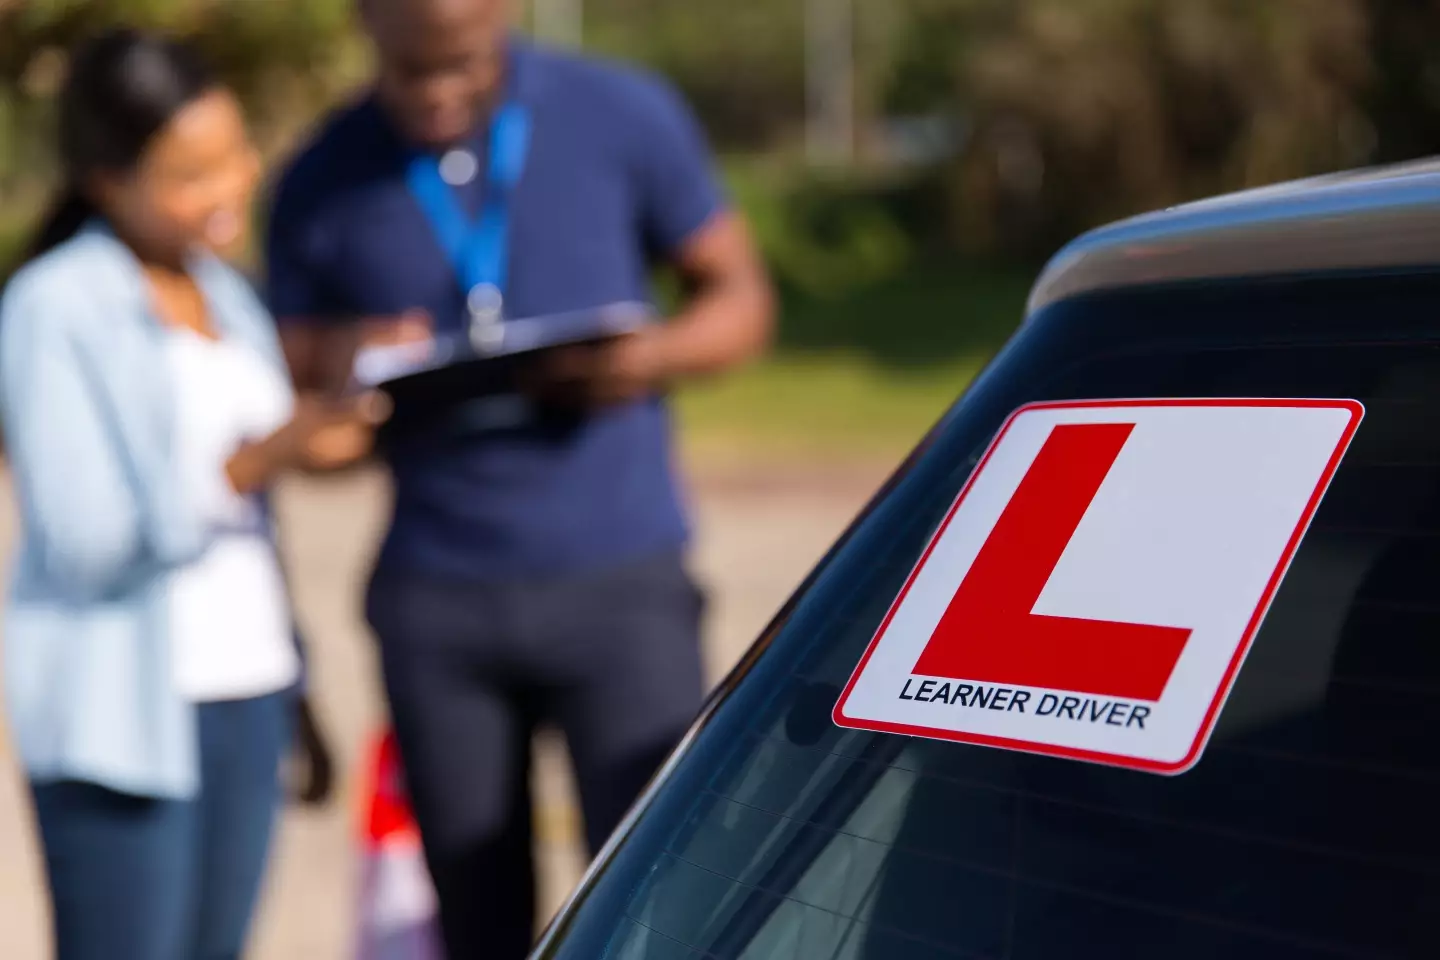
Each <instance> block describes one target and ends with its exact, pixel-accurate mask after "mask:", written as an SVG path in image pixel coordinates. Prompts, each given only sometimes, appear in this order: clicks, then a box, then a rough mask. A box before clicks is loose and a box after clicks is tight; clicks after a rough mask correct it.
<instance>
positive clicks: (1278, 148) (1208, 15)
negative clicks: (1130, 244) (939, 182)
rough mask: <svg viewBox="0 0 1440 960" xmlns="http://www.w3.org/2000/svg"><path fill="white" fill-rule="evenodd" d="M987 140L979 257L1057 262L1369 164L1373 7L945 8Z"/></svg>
mask: <svg viewBox="0 0 1440 960" xmlns="http://www.w3.org/2000/svg"><path fill="white" fill-rule="evenodd" d="M929 3H930V7H931V10H930V11H929V15H930V16H933V17H936V18H939V19H940V20H941V22H943V23H945V24H948V26H949V29H950V30H951V31H952V33H953V34H956V35H957V38H956V39H957V42H956V44H955V48H954V49H956V51H957V56H956V59H955V80H956V96H957V98H958V99H959V101H960V102H963V103H967V104H968V105H969V108H970V110H971V111H972V120H973V124H972V135H971V138H970V141H969V146H968V149H967V150H966V151H965V154H964V157H963V158H962V160H961V161H960V162H959V163H958V164H957V169H956V170H955V174H954V180H953V183H954V191H953V202H954V205H955V206H954V209H955V214H956V215H955V224H956V229H957V237H958V238H959V239H960V240H961V241H962V242H963V243H964V245H966V246H969V247H973V248H980V249H991V248H995V247H999V248H1001V249H1007V250H1012V251H1020V252H1027V253H1043V252H1046V251H1048V250H1050V249H1053V248H1054V246H1055V245H1056V244H1058V243H1059V242H1062V241H1063V240H1064V239H1065V238H1066V237H1068V236H1070V235H1073V234H1074V233H1075V232H1076V231H1078V230H1081V229H1084V228H1085V227H1088V226H1091V225H1094V224H1095V223H1098V222H1102V221H1105V220H1109V219H1113V218H1115V217H1117V216H1121V215H1124V214H1128V213H1132V212H1136V211H1140V210H1147V209H1152V208H1156V207H1162V206H1166V205H1169V204H1173V203H1176V202H1179V201H1181V200H1185V199H1189V198H1193V197H1197V196H1201V195H1205V194H1209V193H1214V192H1217V191H1220V190H1227V189H1234V188H1239V187H1245V186H1250V185H1255V184H1261V183H1268V182H1273V181H1275V180H1280V179H1285V178H1288V177H1295V176H1301V175H1306V174H1311V173H1318V172H1321V171H1328V170H1333V169H1336V168H1340V167H1345V166H1350V165H1354V164H1356V163H1360V162H1364V161H1366V160H1367V159H1369V157H1370V155H1371V153H1372V152H1373V149H1374V144H1375V133H1374V129H1373V127H1372V125H1371V123H1370V120H1369V118H1368V117H1367V115H1366V113H1365V109H1364V97H1365V94H1366V90H1367V84H1368V82H1369V80H1370V78H1371V75H1372V70H1371V68H1372V57H1371V49H1370V46H1369V20H1368V18H1367V15H1366V14H1367V11H1366V8H1365V5H1364V2H1363V0H1267V2H1265V3H1254V2H1251V0H1165V2H1163V3H1161V2H1154V0H929Z"/></svg>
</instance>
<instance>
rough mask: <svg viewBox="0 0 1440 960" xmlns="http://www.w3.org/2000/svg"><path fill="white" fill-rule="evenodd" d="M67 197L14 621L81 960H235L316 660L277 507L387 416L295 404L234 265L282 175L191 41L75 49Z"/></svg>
mask: <svg viewBox="0 0 1440 960" xmlns="http://www.w3.org/2000/svg"><path fill="white" fill-rule="evenodd" d="M59 154H60V157H61V160H62V162H63V167H64V170H63V172H64V175H65V184H66V186H65V188H64V191H63V193H62V196H61V197H60V199H59V201H58V203H57V204H56V206H55V208H54V210H53V212H52V214H51V216H50V217H49V219H48V220H47V222H46V223H45V224H44V225H43V227H42V228H41V230H40V231H39V234H38V236H37V238H36V241H35V243H34V244H33V246H32V248H31V250H30V256H29V258H28V261H27V262H26V263H25V264H24V265H23V266H22V267H21V269H20V270H19V271H18V272H17V273H16V274H15V275H14V276H13V277H12V279H11V281H10V282H9V284H8V285H7V286H6V288H5V290H4V294H3V299H0V414H3V425H4V431H5V441H6V447H7V452H8V456H9V460H10V464H11V467H12V470H13V472H14V476H15V482H16V488H17V494H18V499H19V505H20V512H21V520H22V528H23V540H22V544H21V548H20V552H19V556H18V559H17V564H16V569H15V571H14V579H13V583H12V585H11V591H10V595H9V602H8V606H7V609H6V615H5V624H4V639H5V662H4V672H5V694H6V700H7V704H8V708H9V712H10V721H11V730H12V733H13V736H14V737H15V740H16V743H17V745H18V748H19V752H20V755H21V757H22V759H23V762H24V764H25V766H26V770H27V773H28V775H29V779H30V782H31V785H32V792H33V795H34V802H35V810H36V814H37V817H38V821H39V827H40V837H41V840H42V843H43V846H44V853H45V864H46V867H47V871H48V879H49V885H50V892H51V896H52V902H53V907H54V911H53V914H54V932H55V941H56V949H57V953H58V956H59V958H60V960H91V958H102V957H103V958H106V960H184V958H207V960H208V958H222V957H238V956H239V955H240V953H241V951H242V947H243V944H244V940H245V934H246V929H247V927H248V925H249V923H250V918H251V915H252V913H253V910H254V906H255V902H256V899H257V892H258V889H259V885H260V882H261V877H262V874H263V871H264V865H265V860H266V854H267V849H268V845H269V842H270V836H271V830H272V825H273V821H274V818H275V814H276V811H277V808H278V806H279V800H280V788H279V771H278V766H279V761H280V758H281V754H282V751H283V750H284V748H285V746H286V745H287V743H288V739H289V736H290V727H291V723H290V717H291V716H292V707H293V699H292V697H293V693H292V692H293V690H294V688H295V685H296V682H297V678H298V675H299V669H300V664H299V658H298V656H297V651H296V649H295V645H294V644H293V642H292V638H291V618H290V611H289V609H288V607H287V600H286V591H285V588H284V583H283V580H282V577H281V574H280V570H279V566H278V563H277V558H276V554H275V551H274V548H273V545H272V540H271V537H270V531H269V525H268V521H267V519H266V512H265V510H264V509H263V504H262V503H261V500H260V494H261V493H262V492H263V491H264V489H265V488H266V486H267V485H269V484H270V482H271V481H272V480H273V479H274V478H275V477H276V476H277V475H278V474H280V473H281V472H283V471H285V470H288V469H291V468H320V469H323V468H331V467H338V466H342V465H344V464H347V463H350V462H352V461H354V460H356V459H357V458H359V457H361V456H362V455H364V454H365V453H366V452H367V450H368V447H369V443H370V436H371V432H372V427H373V425H374V423H375V422H376V421H377V420H378V419H379V416H380V411H379V408H378V405H377V404H376V403H375V402H374V400H373V398H369V397H362V398H354V399H348V400H344V401H338V400H332V401H328V402H321V401H312V400H308V399H306V400H299V401H297V400H296V398H294V397H293V396H292V394H291V391H290V387H289V382H288V380H287V378H286V375H285V372H284V366H283V361H282V358H281V355H280V351H279V346H278V344H277V342H276V339H275V335H274V332H273V327H272V324H271V321H270V318H269V317H268V316H267V315H266V313H265V311H264V310H263V308H262V307H261V306H260V304H259V303H258V302H257V301H256V300H255V298H254V297H253V295H252V293H251V291H250V288H249V287H248V285H247V283H246V282H245V281H244V280H243V279H242V278H241V277H240V276H239V275H238V274H237V273H236V272H235V271H234V270H232V269H231V268H230V267H228V266H226V265H225V264H224V263H223V262H222V260H221V258H220V257H221V255H223V254H224V253H226V252H227V251H231V250H233V249H234V248H235V247H236V246H237V245H238V244H240V243H241V242H242V241H243V239H244V236H243V235H244V228H245V225H246V222H247V219H248V209H247V208H248V206H249V203H250V199H251V193H252V191H253V189H254V186H255V182H256V179H257V173H258V168H259V164H258V161H257V157H256V154H255V151H254V150H253V149H252V147H251V144H250V142H249V139H248V137H247V134H246V131H245V126H244V122H243V119H242V116H241V112H240V107H239V105H238V103H237V102H236V100H235V98H234V96H233V95H232V94H231V93H230V92H229V91H227V90H226V89H225V88H224V87H222V86H221V85H220V84H218V83H217V82H216V80H215V79H214V78H213V77H212V76H211V74H210V73H209V72H208V71H207V69H206V68H205V66H204V64H203V63H202V62H201V61H200V60H199V59H197V57H196V56H195V54H193V53H192V52H191V51H190V50H189V49H187V48H186V47H184V46H183V45H180V44H178V43H175V42H172V41H169V40H166V39H163V38H159V37H155V36H151V35H148V34H144V33H139V32H133V31H117V32H112V33H109V34H107V35H105V36H103V37H101V38H99V39H97V40H96V41H94V42H92V43H91V44H89V45H88V46H87V47H85V48H84V49H83V50H81V51H79V52H78V53H77V55H76V57H75V59H74V60H73V62H72V65H71V70H70V74H69V78H68V80H67V84H66V87H65V89H64V91H63V93H62V96H61V100H60V104H59Z"/></svg>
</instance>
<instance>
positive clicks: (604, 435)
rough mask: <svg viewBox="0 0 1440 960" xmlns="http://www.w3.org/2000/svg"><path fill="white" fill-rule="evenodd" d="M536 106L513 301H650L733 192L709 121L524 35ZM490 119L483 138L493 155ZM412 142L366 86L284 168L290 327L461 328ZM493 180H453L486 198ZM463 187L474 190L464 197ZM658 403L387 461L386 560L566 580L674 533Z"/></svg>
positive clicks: (276, 213)
mask: <svg viewBox="0 0 1440 960" xmlns="http://www.w3.org/2000/svg"><path fill="white" fill-rule="evenodd" d="M512 58H513V59H512V70H513V73H514V75H515V76H518V77H520V78H523V82H522V83H521V84H519V86H518V90H517V93H516V95H517V96H518V98H519V99H520V101H521V102H522V103H523V104H524V105H525V106H526V107H527V108H528V110H529V113H530V117H531V137H530V149H529V153H528V156H527V159H526V164H525V170H524V174H523V176H522V178H521V180H520V182H519V184H518V185H517V187H516V189H515V192H514V194H513V197H512V199H511V202H510V233H509V257H508V270H507V278H506V281H505V305H506V314H507V315H508V316H514V317H531V316H547V315H552V314H558V313H562V312H565V311H570V310H583V309H587V308H593V307H598V306H604V305H606V304H611V303H616V302H620V301H636V300H648V299H650V297H651V291H650V282H649V276H650V267H651V265H652V264H653V263H654V262H655V261H656V260H657V259H664V258H667V257H669V256H672V255H674V254H675V253H676V252H677V251H678V250H679V249H680V247H681V245H682V244H684V243H685V241H686V240H687V239H689V238H690V237H691V236H693V235H694V234H695V232H696V231H697V230H699V229H700V228H701V227H702V226H704V225H705V224H706V223H707V221H709V220H710V219H711V218H712V217H713V216H714V215H715V214H716V213H717V212H718V211H719V210H720V209H721V206H722V204H723V199H722V193H721V190H720V188H719V186H718V182H717V179H716V176H715V173H714V168H713V166H712V163H711V158H710V154H709V151H708V148H707V146H706V143H705V139H704V136H703V134H702V133H701V132H700V130H699V127H698V125H697V124H696V122H695V121H694V119H693V117H692V115H691V114H690V112H689V110H688V109H687V108H686V106H685V104H684V103H683V101H682V100H681V99H680V98H679V97H678V96H677V95H676V94H675V93H674V92H673V91H672V90H671V88H670V87H669V86H667V85H666V84H664V83H663V82H662V81H660V80H658V79H656V78H654V77H651V76H648V75H646V74H644V73H641V72H638V71H634V70H631V69H628V68H625V67H621V66H618V65H613V64H608V63H604V62H599V61H595V60H591V59H587V58H584V57H580V56H575V55H570V54H566V53H562V52H559V51H553V50H548V49H544V48H540V47H536V46H532V45H530V44H528V43H524V42H519V41H517V42H516V43H515V44H514V45H513V47H512ZM483 141H484V133H483V131H482V132H480V133H477V135H476V138H475V141H474V143H473V144H472V148H473V149H474V150H475V152H476V155H477V156H479V157H481V158H482V166H483V158H484V157H485V156H486V151H485V149H484V147H485V144H484V142H483ZM408 156H409V154H408V151H407V149H406V147H405V145H404V144H403V143H402V142H401V140H400V138H399V137H398V135H397V134H396V132H395V130H394V129H393V127H392V126H391V124H390V123H389V122H388V121H387V119H386V117H385V116H384V115H383V113H382V112H381V110H380V109H379V108H378V106H377V105H376V104H375V102H374V101H373V99H367V100H364V101H362V102H360V103H359V104H358V105H356V106H353V107H351V108H349V109H346V110H344V111H342V112H340V113H338V114H337V115H335V116H334V117H332V118H331V119H330V120H329V122H328V123H327V124H326V125H325V126H324V127H323V128H322V129H321V130H320V132H319V133H318V135H317V136H316V138H315V139H314V140H313V141H312V142H311V143H310V145H309V146H308V147H307V148H306V149H305V150H304V151H303V152H302V153H301V154H300V155H299V157H298V158H297V159H296V160H295V161H294V162H293V164H292V165H291V166H290V167H289V169H288V170H286V172H285V174H284V176H283V178H282V179H281V181H280V185H279V189H278V193H277V195H276V198H275V205H274V209H273V211H272V214H271V223H270V228H269V237H268V250H267V258H268V276H267V287H268V296H269V300H270V306H271V309H272V310H273V311H274V313H275V315H276V316H277V317H278V318H280V321H281V322H282V323H283V322H285V321H287V320H292V319H294V320H298V319H331V320H340V319H354V318H360V317H373V316H378V315H392V314H397V313H400V312H402V311H405V310H407V309H413V308H423V309H425V310H427V311H428V312H429V313H430V315H431V316H432V317H433V318H435V322H436V323H437V325H438V326H440V327H442V328H445V327H449V328H451V329H462V327H460V326H459V325H461V324H463V323H465V322H466V321H465V318H466V313H465V297H464V293H463V291H462V288H461V285H460V281H459V280H458V278H457V277H456V276H455V274H454V271H453V270H452V268H451V265H450V264H449V263H448V262H447V260H446V258H445V256H444V254H443V253H442V251H441V249H440V246H439V243H438V241H437V239H436V237H435V235H434V233H433V232H432V230H431V227H430V224H429V222H428V221H427V220H426V219H425V216H424V214H423V213H422V211H421V209H420V207H419V205H418V204H417V203H416V201H415V200H414V198H413V197H412V196H411V194H410V192H409V190H408V188H407V186H406V181H405V171H406V164H407V160H408ZM483 180H484V177H483V176H481V177H476V178H475V179H474V180H473V181H472V182H471V185H470V186H469V187H468V188H460V190H461V197H462V201H463V202H465V203H467V204H468V206H469V209H470V210H472V211H474V210H477V209H478V208H479V201H480V194H481V193H482V191H483V186H482V181H483ZM467 193H468V195H467ZM670 460H671V448H670V423H669V416H668V413H667V410H666V408H665V405H664V403H663V402H662V401H661V400H659V399H652V400H646V401H641V402H637V403H633V404H629V405H625V406H620V407H615V408H610V409H605V410H601V411H599V412H596V413H593V414H591V415H589V416H588V417H586V418H585V419H584V420H583V421H582V422H580V423H579V424H577V425H574V426H572V427H570V428H567V429H565V430H561V431H555V430H552V429H544V430H542V429H540V428H538V427H537V428H535V429H528V430H527V429H520V430H514V431H506V432H503V433H501V432H495V433H490V434H478V435H475V436H472V437H468V438H465V439H464V440H462V441H459V442H457V441H454V440H449V441H444V442H436V443H435V444H433V445H430V446H418V445H407V446H406V447H405V448H404V452H403V454H401V453H397V454H396V455H395V456H393V457H392V458H391V468H392V471H393V474H394V480H395V511H394V519H393V522H392V525H391V530H390V535H389V536H388V537H387V540H386V544H385V547H384V549H383V551H382V554H381V561H380V562H381V566H382V568H384V569H393V570H396V571H402V570H403V571H413V572H422V573H426V574H436V575H443V576H454V577H462V578H478V579H496V578H512V577H526V576H534V575H559V574H564V573H567V572H572V571H583V570H585V569H587V568H595V567H600V566H604V565H606V564H610V563H615V562H621V561H624V560H627V559H629V558H632V557H641V556H644V555H646V554H647V553H658V552H661V551H663V550H667V549H675V548H678V547H679V546H680V545H681V544H682V542H683V541H684V539H685V534H686V524H685V519H684V514H683V511H682V507H681V503H680V497H679V493H678V490H677V486H676V483H675V480H674V476H673V473H672V470H671V463H670Z"/></svg>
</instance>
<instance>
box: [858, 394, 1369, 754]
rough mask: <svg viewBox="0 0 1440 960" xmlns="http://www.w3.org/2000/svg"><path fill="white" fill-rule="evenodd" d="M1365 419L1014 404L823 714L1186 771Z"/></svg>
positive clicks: (1343, 407) (1214, 408) (1239, 410)
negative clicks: (835, 699) (831, 705)
mask: <svg viewBox="0 0 1440 960" xmlns="http://www.w3.org/2000/svg"><path fill="white" fill-rule="evenodd" d="M1363 416H1364V408H1363V407H1362V406H1361V405H1360V403H1358V402H1357V401H1354V400H1229V399H1225V400H1109V401H1083V402H1064V403H1040V404H1032V405H1029V406H1025V407H1022V408H1021V409H1020V410H1018V411H1016V412H1015V413H1014V414H1013V415H1011V417H1010V419H1009V420H1008V421H1007V422H1006V424H1005V426H1004V427H1003V428H1002V429H1001V431H1000V433H999V434H998V436H997V437H996V438H995V440H994V442H993V443H992V444H991V445H990V449H989V450H988V451H987V452H986V454H985V456H984V458H983V459H982V460H981V461H980V463H979V465H978V466H977V467H976V468H975V471H974V473H973V474H972V475H971V477H970V480H969V482H968V483H967V484H966V486H965V489H964V490H962V491H961V493H960V495H959V497H958V498H957V499H956V501H955V504H954V506H953V507H952V508H951V510H950V514H949V515H948V517H947V518H946V519H945V522H944V523H943V524H941V526H940V529H939V531H938V532H937V533H936V534H935V536H934V538H933V539H932V540H931V542H930V545H929V547H928V548H927V549H926V551H925V553H924V554H923V555H922V557H921V559H920V562H919V563H918V564H917V565H916V567H915V570H914V572H913V573H911V575H910V579H909V580H908V581H907V582H906V584H905V587H904V589H903V590H902V591H901V593H900V596H899V597H898V598H897V599H896V601H895V603H894V604H893V605H892V606H891V608H890V612H889V613H888V614H887V615H886V617H885V620H884V622H883V623H882V624H881V626H880V629H879V631H878V632H877V633H876V635H875V638H874V639H873V640H872V641H871V643H870V647H869V649H868V650H867V651H866V652H865V656H864V657H862V658H861V660H860V664H859V666H858V667H856V669H855V673H854V675H853V676H851V678H850V682H849V684H848V685H847V686H846V688H845V692H844V693H843V694H842V695H841V697H840V700H839V702H838V703H836V705H835V710H834V720H835V722H836V723H837V724H839V725H840V726H842V727H851V728H856V729H861V730H874V731H881V732H887V733H901V734H910V735H914V736H922V737H933V738H937V739H942V740H953V741H957V742H961V743H971V744H980V745H985V746H993V747H1003V748H1007V749H1012V750H1021V751H1026V752H1031V753H1041V754H1048V755H1052V756H1059V757H1067V758H1070V759H1074V760H1086V761H1091V762H1096V763H1106V764H1113V765H1116V766H1122V767H1129V768H1132V769H1138V770H1146V771H1150V772H1153V773H1163V774H1175V773H1183V772H1184V771H1186V770H1188V769H1190V768H1191V767H1193V766H1194V765H1195V764H1196V762H1198V761H1199V759H1200V754H1201V752H1202V751H1203V749H1204V747H1205V742H1206V740H1207V739H1208V738H1209V736H1210V732H1211V730H1213V729H1214V726H1215V722H1216V720H1217V718H1218V717H1219V714H1220V709H1221V707H1222V706H1223V704H1224V701H1225V697H1226V695H1227V694H1228V693H1229V691H1230V687H1231V685H1232V684H1233V683H1234V681H1235V677H1236V675H1237V674H1238V673H1239V670H1240V666H1241V664H1242V663H1243V662H1244V659H1245V655H1246V653H1247V652H1248V651H1249V648H1250V644H1251V641H1252V640H1253V639H1254V636H1255V633H1256V631H1257V630H1258V629H1259V627H1260V621H1261V619H1262V618H1263V617H1264V615H1265V611H1266V609H1267V607H1268V606H1269V604H1270V601H1271V600H1272V598H1273V597H1274V595H1275V592H1276V590H1277V589H1278V588H1279V585H1280V581H1281V579H1282V578H1283V577H1284V575H1285V571H1286V568H1287V567H1288V566H1289V563H1290V560H1291V558H1292V557H1293V556H1294V555H1295V551H1296V549H1297V548H1298V547H1299V544H1300V539H1301V537H1303V536H1304V534H1305V530H1306V528H1307V527H1308V525H1309V523H1310V520H1311V518H1312V517H1313V516H1314V514H1315V510H1316V508H1317V507H1318V506H1319V503H1320V498H1321V497H1322V496H1323V495H1324V493H1325V489H1326V487H1327V486H1328V485H1329V483H1330V480H1331V478H1332V477H1333V476H1334V474H1335V471H1336V469H1337V468H1338V467H1339V464H1340V459H1341V457H1343V456H1344V454H1345V450H1346V448H1347V447H1348V446H1349V443H1350V440H1351V438H1352V437H1353V436H1354V434H1355V430H1356V429H1357V428H1358V426H1359V424H1360V419H1361V417H1363Z"/></svg>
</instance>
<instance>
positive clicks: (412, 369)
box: [353, 303, 655, 388]
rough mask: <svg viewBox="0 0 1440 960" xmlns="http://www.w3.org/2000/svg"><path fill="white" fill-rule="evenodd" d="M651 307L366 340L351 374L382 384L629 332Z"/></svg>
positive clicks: (614, 307) (622, 306)
mask: <svg viewBox="0 0 1440 960" xmlns="http://www.w3.org/2000/svg"><path fill="white" fill-rule="evenodd" d="M654 319H655V311H654V308H653V307H651V306H650V305H649V304H644V303H616V304H609V305H606V306H604V307H599V308H595V309H589V310H576V311H571V312H568V313H561V314H552V315H548V316H539V317H523V318H517V319H515V320H507V321H504V322H503V323H501V324H500V325H499V326H498V327H495V328H493V329H488V330H485V331H484V334H485V335H484V336H477V335H472V333H473V331H467V332H466V333H465V334H450V335H438V336H431V337H424V338H419V337H417V338H414V339H411V340H407V341H405V342H400V343H381V344H370V345H366V346H363V347H361V348H360V349H359V350H357V351H356V354H355V360H354V364H353V377H354V380H355V382H356V384H357V385H358V386H361V387H367V388H373V387H384V386H385V385H387V384H390V383H393V382H395V381H397V380H402V379H408V378H411V377H419V376H421V375H423V374H425V373H428V372H430V371H438V370H442V369H444V368H447V367H451V366H454V365H457V364H468V363H477V362H484V361H486V360H492V359H494V360H498V359H503V358H508V357H516V356H519V355H521V354H525V353H531V352H534V351H539V350H544V349H548V348H551V347H559V346H567V345H578V344H583V343H591V342H596V341H600V340H607V339H610V338H612V337H617V336H623V335H624V334H627V333H632V332H634V331H636V330H639V329H641V328H642V327H644V326H646V325H648V324H650V323H653V322H654Z"/></svg>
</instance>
